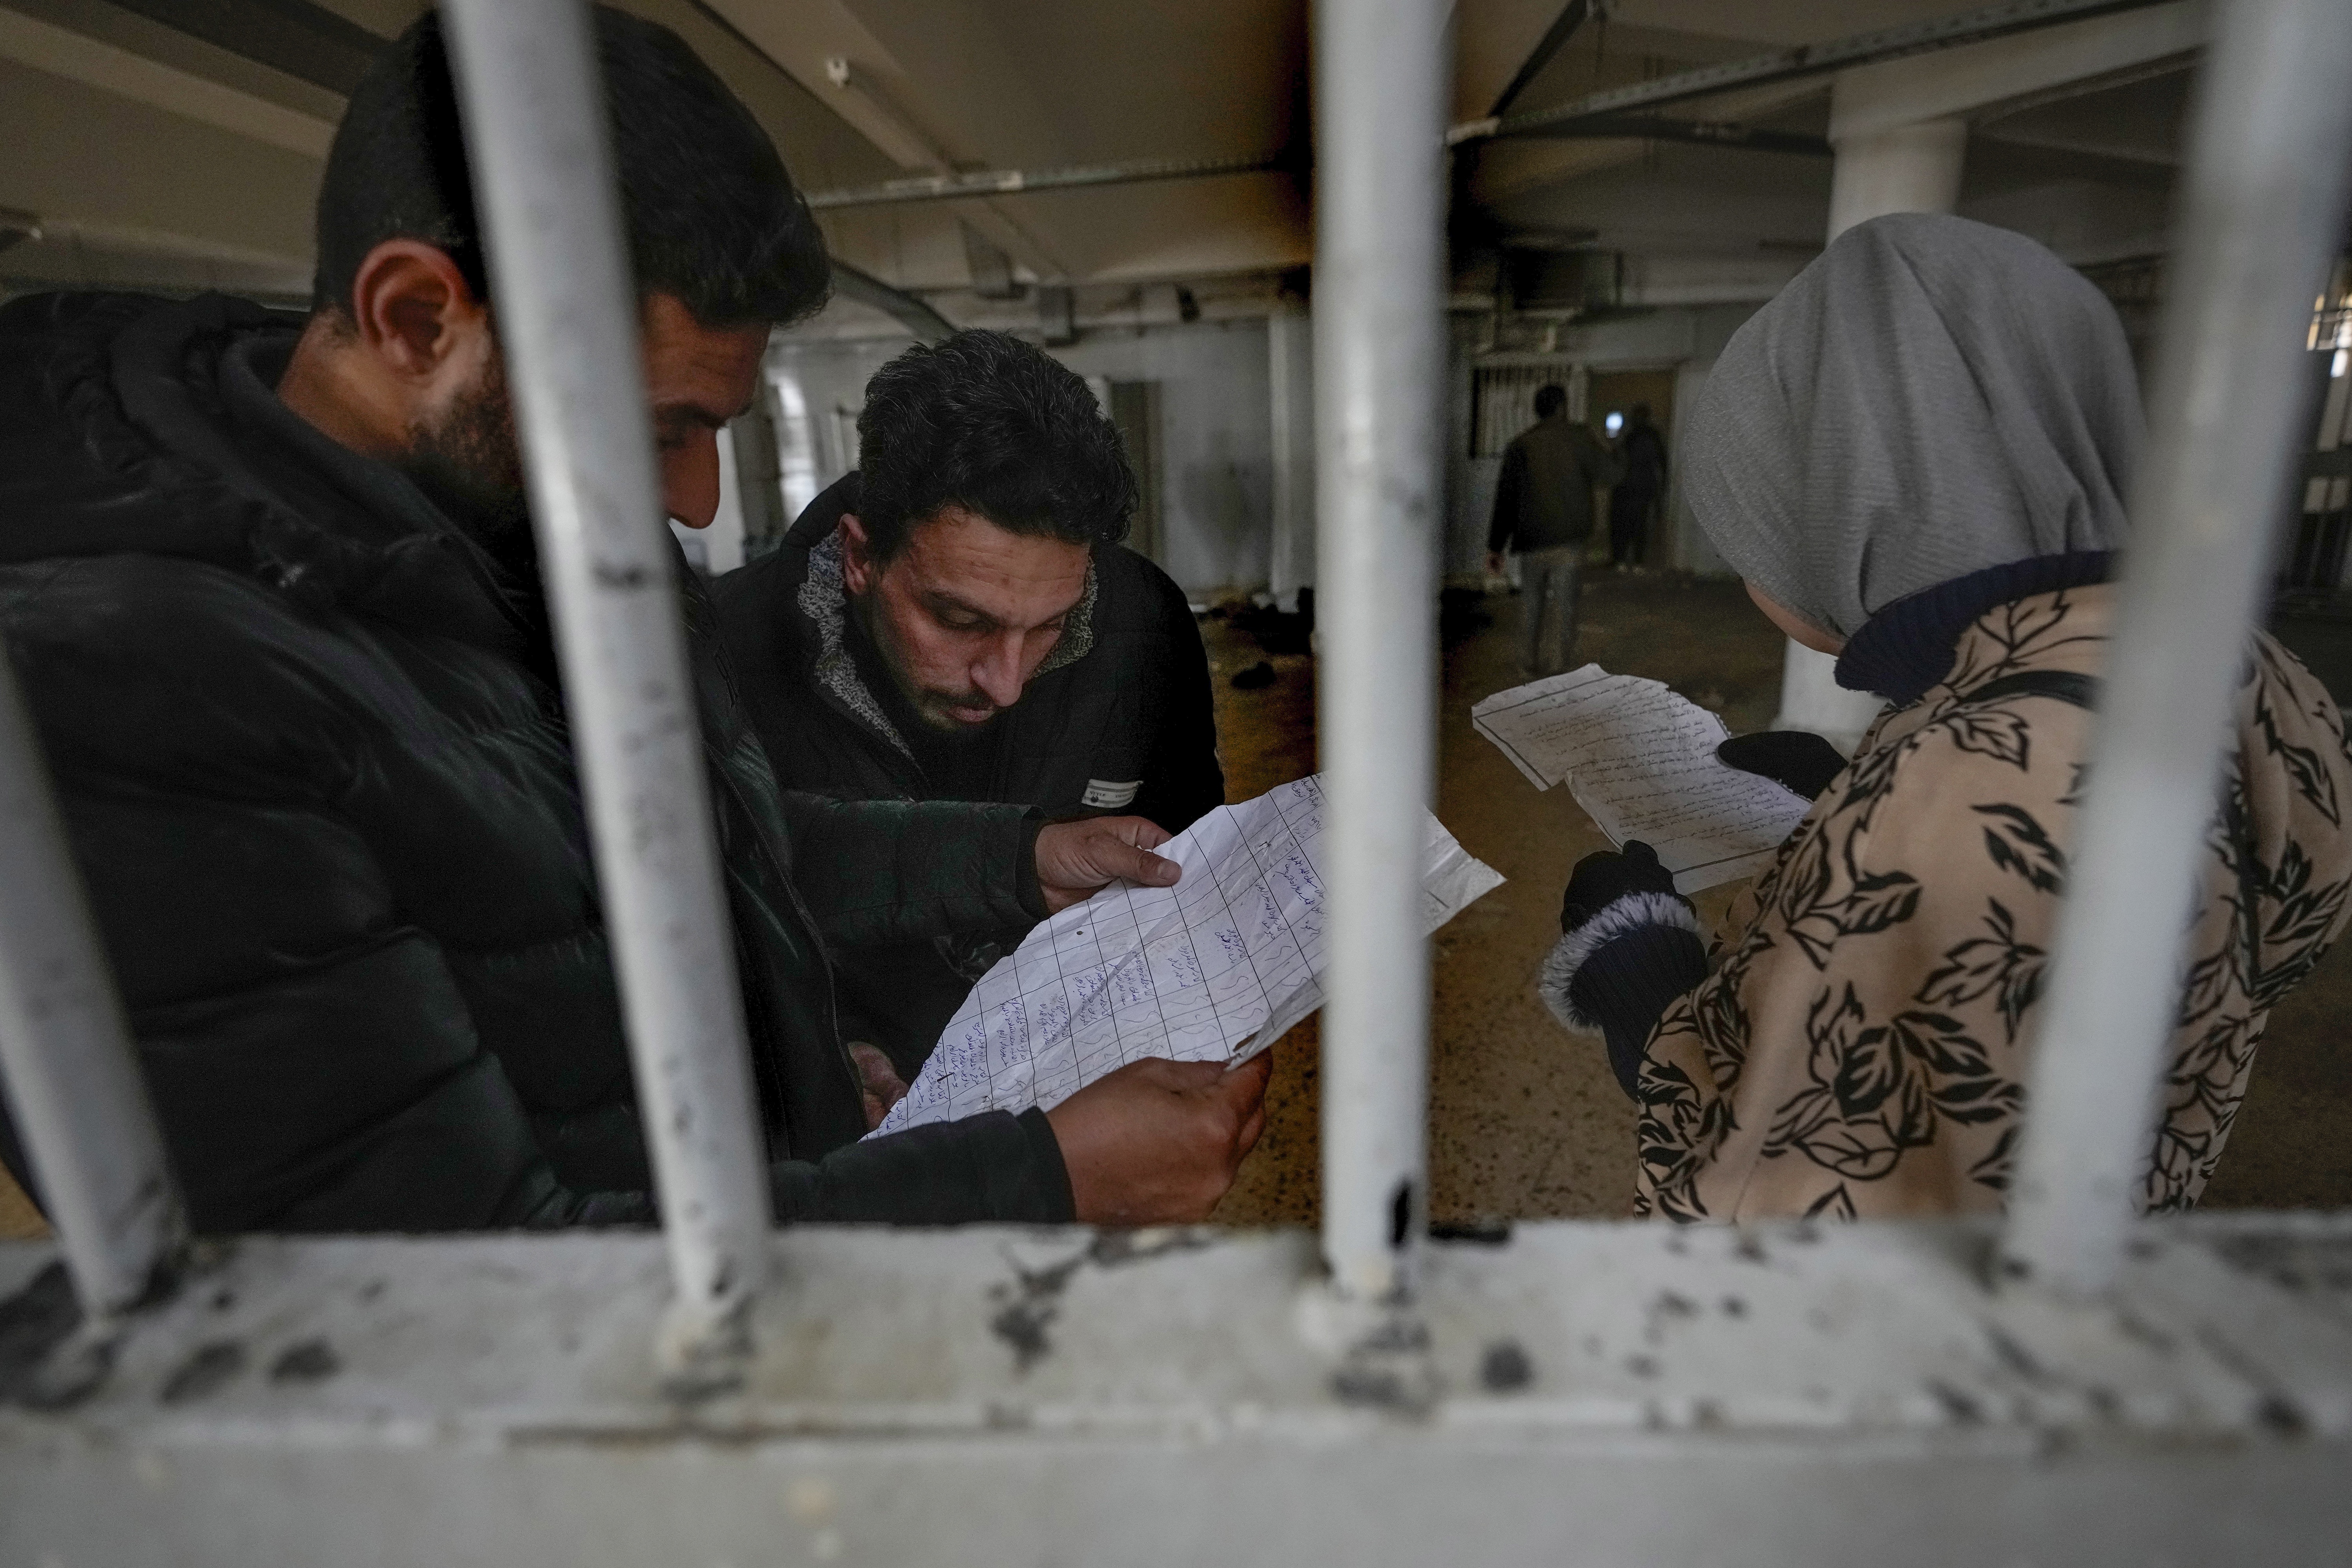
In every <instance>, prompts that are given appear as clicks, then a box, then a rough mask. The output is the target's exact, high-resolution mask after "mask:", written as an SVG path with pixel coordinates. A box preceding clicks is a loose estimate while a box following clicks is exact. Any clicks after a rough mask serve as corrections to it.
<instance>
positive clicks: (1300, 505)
mask: <svg viewBox="0 0 2352 1568" xmlns="http://www.w3.org/2000/svg"><path fill="white" fill-rule="evenodd" d="M1265 344H1266V372H1267V390H1268V393H1269V394H1270V395H1269V397H1268V402H1269V403H1270V404H1271V405H1273V411H1274V552H1273V556H1274V558H1273V562H1272V565H1271V568H1270V570H1269V573H1268V576H1269V578H1270V581H1269V583H1268V584H1267V589H1268V591H1269V592H1270V593H1272V594H1273V595H1274V601H1275V604H1276V606H1277V607H1279V608H1280V609H1282V610H1283V611H1284V612H1286V613H1293V612H1296V611H1297V608H1298V590H1299V589H1301V588H1312V587H1313V586H1314V585H1315V334H1314V331H1313V322H1312V319H1311V318H1310V317H1309V316H1308V315H1307V312H1306V311H1305V310H1299V309H1297V307H1295V306H1290V307H1286V308H1285V309H1283V310H1277V311H1276V313H1275V314H1274V315H1272V316H1269V317H1268V318H1267V319H1266V323H1265Z"/></svg>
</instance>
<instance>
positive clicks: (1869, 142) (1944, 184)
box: [1772, 71, 1969, 752]
mask: <svg viewBox="0 0 2352 1568" xmlns="http://www.w3.org/2000/svg"><path fill="white" fill-rule="evenodd" d="M1854 77H1862V78H1865V79H1866V77H1867V72H1864V71H1857V72H1851V73H1848V76H1846V77H1841V78H1840V79H1838V83H1837V86H1836V88H1835V89H1832V100H1831V101H1832V110H1831V141H1832V144H1833V145H1834V146H1835V147H1836V149H1837V165H1836V168H1835V169H1834V170H1833V171H1832V174H1831V176H1830V229H1829V237H1830V238H1831V239H1835V238H1837V237H1838V236H1839V235H1841V234H1843V233H1844V232H1845V231H1846V230H1847V229H1850V228H1852V227H1853V226H1854V225H1856V224H1858V223H1863V222H1865V221H1867V220H1868V219H1871V218H1874V217H1882V216H1885V215H1886V214H1888V213H1948V212H1950V211H1951V210H1952V208H1953V206H1954V205H1957V204H1958V201H1959V196H1960V168H1961V163H1962V161H1963V159H1964V158H1965V156H1966V154H1967V151H1968V141H1969V128H1968V124H1967V122H1966V121H1962V120H1959V119H1957V118H1949V119H1939V120H1925V121H1918V122H1917V123H1916V124H1910V125H1892V126H1885V127H1883V128H1877V129H1873V130H1870V131H1868V132H1862V133H1859V134H1855V135H1850V136H1843V137H1841V136H1839V135H1838V134H1837V116H1838V111H1839V110H1840V109H1841V108H1843V106H1844V100H1848V99H1850V98H1851V97H1853V89H1852V88H1851V87H1850V86H1849V79H1850V78H1854ZM1836 672H1837V660H1836V659H1834V658H1831V657H1830V656H1829V655H1827V654H1824V653H1815V652H1814V651H1813V650H1812V649H1811V648H1808V647H1798V646H1797V645H1796V644H1795V643H1790V644H1789V646H1788V652H1787V656H1786V658H1785V659H1784V660H1783V662H1782V664H1781V666H1780V714H1779V715H1778V716H1777V717H1776V718H1774V720H1773V721H1772V727H1773V728H1774V729H1776V730H1811V731H1813V732H1814V733H1815V734H1817V735H1823V736H1826V737H1828V739H1829V740H1830V742H1832V744H1833V745H1835V746H1836V747H1837V748H1838V749H1839V750H1840V751H1843V752H1852V751H1853V748H1854V746H1855V745H1856V744H1857V743H1859V742H1860V741H1861V740H1862V732H1863V731H1864V730H1866V729H1868V728H1869V727H1870V721H1872V720H1873V719H1874V718H1876V717H1877V716H1878V710H1879V709H1880V708H1881V707H1883V706H1884V704H1883V703H1881V702H1880V701H1879V700H1878V699H1877V698H1875V697H1873V696H1871V695H1869V694H1868V693H1867V692H1862V691H1848V690H1847V689H1845V688H1843V687H1842V686H1840V685H1839V684H1838V683H1837V673H1836Z"/></svg>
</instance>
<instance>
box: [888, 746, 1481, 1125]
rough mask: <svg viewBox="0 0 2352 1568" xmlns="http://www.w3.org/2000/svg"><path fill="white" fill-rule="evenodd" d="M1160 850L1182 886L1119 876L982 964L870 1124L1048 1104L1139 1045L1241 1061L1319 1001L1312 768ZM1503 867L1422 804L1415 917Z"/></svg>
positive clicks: (1317, 815)
mask: <svg viewBox="0 0 2352 1568" xmlns="http://www.w3.org/2000/svg"><path fill="white" fill-rule="evenodd" d="M1159 853H1160V854H1161V855H1162V856H1164V857H1166V858H1169V859H1171V860H1173V861H1175V862H1176V863H1177V864H1178V865H1180V866H1181V867H1182V868H1184V874H1183V876H1182V878H1181V879H1179V880H1178V882H1177V884H1176V886H1174V887H1173V888H1139V887H1136V886H1133V885H1131V884H1129V883H1124V882H1121V883H1116V884H1114V885H1113V886H1111V887H1110V888H1108V889H1104V890H1103V891H1102V892H1099V893H1097V894H1096V895H1095V896H1094V897H1093V898H1091V899H1088V900H1086V901H1085V902H1084V903H1080V904H1074V905H1072V906H1071V907H1070V908H1068V909H1066V910H1063V911H1062V912H1061V913H1060V914H1058V915H1055V917H1054V918H1053V919H1051V920H1049V921H1045V923H1043V924H1042V925H1039V926H1038V927H1037V928H1036V929H1035V930H1034V931H1031V932H1030V933H1029V935H1028V938H1027V940H1025V941H1024V942H1022V944H1021V946H1020V947H1019V948H1018V949H1017V950H1015V951H1014V952H1012V953H1011V954H1010V955H1008V956H1007V957H1005V958H1003V959H1001V960H999V961H998V963H997V964H996V966H995V967H994V968H992V969H991V970H990V971H989V972H988V973H986V974H984V975H982V977H981V979H980V983H979V984H976V985H974V986H973V987H972V989H971V994H970V995H969V996H967V997H965V998H964V1004H963V1006H962V1007H961V1008H960V1009H958V1011H957V1013H956V1016H954V1017H953V1018H952V1019H950V1021H949V1023H948V1026H947V1030H946V1032H945V1033H943V1034H942V1035H941V1036H940V1043H939V1047H938V1048H937V1049H935V1050H934V1051H933V1052H932V1053H931V1056H930V1059H929V1061H927V1062H926V1063H924V1065H923V1070H922V1071H921V1072H920V1073H919V1075H917V1077H916V1079H915V1081H914V1083H913V1084H912V1085H911V1086H909V1088H908V1091H907V1097H906V1098H905V1099H904V1100H900V1101H899V1102H898V1104H897V1105H896V1106H894V1107H892V1108H891V1110H890V1114H889V1115H888V1116H887V1117H885V1118H884V1119H883V1121H882V1125H881V1126H880V1127H879V1128H877V1129H876V1132H877V1135H878V1134H880V1133H885V1132H897V1131H902V1130H904V1129H906V1128H908V1127H915V1126H919V1125H921V1124H922V1123H924V1122H927V1121H949V1120H951V1119H954V1118H957V1117H963V1116H973V1115H977V1114H979V1113H980V1112H982V1111H984V1110H1025V1109H1027V1108H1028V1107H1030V1106H1032V1105H1042V1106H1045V1107H1048V1108H1051V1107H1053V1106H1055V1105H1058V1104H1060V1103H1061V1102H1062V1101H1063V1100H1066V1099H1068V1098H1069V1097H1070V1096H1071V1095H1072V1094H1075V1093H1076V1092H1077V1091H1078V1090H1079V1089H1082V1088H1084V1087H1085V1086H1086V1085H1087V1084H1089V1083H1092V1082H1093V1081H1094V1080H1095V1079H1098V1078H1100V1077H1102V1076H1103V1075H1104V1074H1105V1073H1108V1072H1110V1071H1112V1070H1113V1069H1114V1068H1120V1067H1124V1066H1125V1065H1126V1064H1128V1063H1129V1062H1131V1061H1141V1060H1143V1059H1144V1058H1150V1057H1160V1058H1172V1059H1174V1060H1177V1061H1234V1062H1238V1061H1243V1060H1245V1059H1247V1058H1250V1057H1252V1056H1255V1054H1256V1053H1258V1052H1259V1051H1262V1050H1264V1049H1265V1048H1266V1047H1268V1046H1270V1045H1272V1044H1273V1043H1274V1042H1275V1041H1276V1040H1277V1039H1280V1038H1281V1037H1282V1036H1283V1035H1284V1034H1285V1033H1286V1032H1287V1031H1288V1030H1289V1029H1290V1027H1291V1026H1293V1025H1295V1024H1297V1023H1298V1022H1299V1021H1300V1020H1301V1019H1303V1018H1305V1017H1306V1016H1307V1015H1308V1014H1310V1013H1312V1012H1314V1011H1315V1009H1316V1008H1318V1007H1319V1006H1321V1005H1323V992H1322V986H1321V984H1320V983H1319V981H1318V975H1319V974H1320V973H1321V972H1322V969H1323V955H1324V949H1323V921H1324V891H1323V872H1322V853H1323V784H1322V780H1321V778H1320V777H1319V776H1318V777H1314V778H1304V779H1300V780H1298V781H1297V782H1296V783H1294V784H1284V785H1283V786H1281V787H1280V788H1279V789H1275V790H1271V791H1268V792H1267V793H1266V794H1265V795H1260V796H1258V797H1257V798H1256V799H1255V800H1253V801H1248V802H1245V803H1244V804H1243V805H1224V806H1219V807H1218V808H1217V809H1216V810H1214V811H1213V812H1211V813H1209V815H1208V816H1203V817H1202V818H1201V820H1200V821H1198V822H1196V823H1194V824H1193V825H1192V826H1191V827H1190V828H1188V829H1186V830H1185V831H1184V832H1182V833H1181V834H1179V835H1177V836H1176V837H1174V838H1172V839H1171V840H1169V842H1168V843H1166V844H1165V845H1162V846H1161V847H1160V850H1159ZM1502 880H1503V879H1502V878H1501V877H1500V876H1499V875H1497V874H1496V871H1495V870H1494V869H1493V868H1491V867H1488V866H1486V865H1485V864H1484V863H1482V862H1481V861H1479V860H1477V859H1475V858H1473V857H1472V856H1471V855H1470V854H1469V853H1468V852H1467V851H1466V850H1465V849H1464V848H1463V847H1462V846H1461V845H1459V844H1457V843H1455V842H1454V836H1453V835H1452V834H1450V833H1448V832H1446V831H1445V829H1444V826H1441V825H1440V824H1439V822H1438V820H1437V819H1436V818H1435V817H1433V816H1432V817H1429V818H1428V819H1427V823H1426V837H1425V840H1424V843H1423V858H1422V916H1423V925H1424V928H1425V929H1426V930H1428V931H1435V930H1436V929H1437V928H1438V927H1439V926H1441V925H1443V924H1444V923H1445V922H1446V921H1449V920H1451V919H1453V918H1454V915H1455V914H1457V913H1459V912H1460V911H1461V910H1463V909H1464V908H1465V907H1466V906H1467V905H1468V904H1469V903H1470V902H1471V901H1472V900H1475V899H1476V898H1478V897H1479V896H1481V895H1482V894H1484V893H1486V892H1487V891H1489V890H1491V889H1494V888H1496V887H1499V886H1501V884H1502Z"/></svg>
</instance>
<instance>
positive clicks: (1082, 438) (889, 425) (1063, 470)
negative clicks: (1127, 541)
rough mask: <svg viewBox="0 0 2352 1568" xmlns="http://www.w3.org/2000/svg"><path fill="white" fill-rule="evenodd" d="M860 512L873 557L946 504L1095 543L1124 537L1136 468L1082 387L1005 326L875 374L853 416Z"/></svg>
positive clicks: (883, 557)
mask: <svg viewBox="0 0 2352 1568" xmlns="http://www.w3.org/2000/svg"><path fill="white" fill-rule="evenodd" d="M857 447H858V464H857V466H858V472H859V476H860V484H859V493H858V500H857V520H858V521H859V522H860V523H861V524H862V525H864V527H865V530H866V540H867V542H868V545H869V548H871V550H872V551H873V552H874V556H875V558H876V559H877V561H885V562H887V561H888V560H889V559H890V558H891V557H892V556H894V555H896V554H898V551H899V549H900V547H901V546H903V545H904V544H905V543H906V542H907V531H908V529H909V528H911V527H913V526H914V525H915V524H917V523H919V522H921V521H924V520H925V519H927V518H929V517H930V516H931V514H933V513H934V512H936V511H938V510H940V508H941V507H943V506H948V505H950V504H952V505H956V506H961V507H963V508H966V509H967V510H971V511H975V512H978V513H979V514H980V515H981V516H982V517H984V518H986V519H987V520H988V521H991V522H992V523H994V524H995V525H996V526H997V527H999V528H1001V529H1003V530H1004V531H1007V532H1008V533H1025V534H1030V535H1033V536H1037V537H1050V538H1054V539H1060V540H1065V541H1067V542H1070V543H1072V544H1085V545H1088V546H1092V545H1097V544H1116V543H1118V542H1119V541H1120V540H1122V539H1124V538H1126V537H1127V522H1128V518H1129V516H1130V515H1131V514H1132V513H1133V512H1134V510H1135V500H1136V494H1135V474H1134V471H1133V470H1132V469H1131V468H1129V467H1128V462H1127V449H1126V447H1125V446H1124V445H1123V444H1122V443H1121V442H1120V440H1119V436H1118V426H1115V425H1113V424H1112V423H1111V422H1110V421H1109V420H1108V418H1106V417H1105V416H1104V415H1103V411H1102V405H1100V404H1098V403H1097V402H1096V401H1095V395H1094V394H1093V393H1092V392H1090V391H1088V390H1087V384H1086V383H1085V382H1083V381H1081V380H1079V379H1078V378H1077V377H1076V375H1074V374H1071V373H1070V371H1069V370H1068V368H1067V367H1066V366H1064V365H1062V364H1060V363H1057V362H1056V361H1055V359H1054V358H1053V357H1052V356H1051V355H1049V354H1047V353H1045V350H1043V349H1041V348H1038V347H1036V346H1035V345H1034V344H1032V343H1025V342H1022V341H1021V340H1020V339H1018V338H1013V337H1007V336H1006V335H1005V334H1004V333H1003V332H986V331H965V332H958V333H956V334H955V336H953V337H951V338H950V339H948V340H947V342H943V343H940V344H939V345H938V346H937V347H934V348H924V347H921V346H919V345H918V346H917V347H914V348H911V349H908V351H907V352H906V353H902V354H900V355H899V356H898V358H896V359H894V360H892V361H891V362H890V363H888V364H886V365H884V366H883V367H882V368H881V369H880V370H878V371H876V372H875V373H874V379H873V380H871V381H869V382H867V383H866V408H865V411H864V412H863V413H861V414H859V415H858V416H857Z"/></svg>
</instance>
